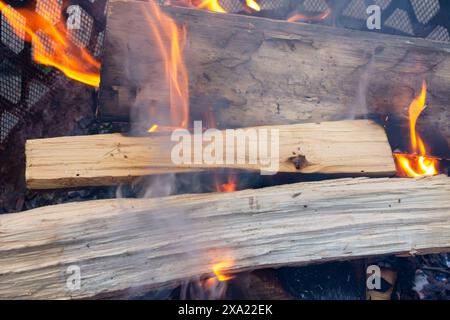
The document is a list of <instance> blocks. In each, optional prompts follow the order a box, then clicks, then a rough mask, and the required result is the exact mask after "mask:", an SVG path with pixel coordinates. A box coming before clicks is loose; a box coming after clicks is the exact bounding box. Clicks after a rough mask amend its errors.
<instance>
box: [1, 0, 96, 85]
mask: <svg viewBox="0 0 450 320" xmlns="http://www.w3.org/2000/svg"><path fill="white" fill-rule="evenodd" d="M53 1H56V0H53ZM52 7H53V6H51V5H50V6H48V8H52ZM45 8H47V7H45ZM0 11H1V12H2V14H3V16H4V17H5V18H6V20H7V21H8V24H9V25H10V26H11V28H12V29H13V30H14V33H15V34H16V35H17V36H18V37H20V38H22V39H23V40H24V41H28V42H31V43H32V45H33V60H34V61H35V62H36V63H39V64H43V65H46V66H50V67H54V68H56V69H58V70H60V71H62V72H63V73H64V74H65V75H66V76H67V77H69V78H71V79H74V80H77V81H79V82H83V83H85V84H88V85H91V86H94V87H98V86H99V84H100V62H98V61H97V60H96V59H95V58H93V57H92V56H91V55H90V53H89V52H88V51H86V50H85V49H82V48H78V47H77V46H76V45H74V44H73V43H72V42H71V41H70V40H69V35H68V32H67V29H66V27H65V26H64V25H63V24H59V25H56V26H54V25H52V24H51V23H50V22H49V21H47V20H46V19H44V18H42V16H41V15H39V14H37V13H36V12H34V11H32V10H29V9H27V8H19V9H13V8H12V7H10V6H9V5H7V4H5V3H4V2H3V1H1V0H0ZM17 12H18V13H19V14H21V15H22V16H23V17H25V18H26V20H27V25H26V26H25V27H22V26H20V25H18V24H17V23H15V20H14V15H15V14H17ZM42 15H43V16H46V14H45V13H44V14H42ZM47 16H51V14H50V13H48V14H47Z"/></svg>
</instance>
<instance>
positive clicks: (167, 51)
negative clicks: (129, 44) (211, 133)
mask: <svg viewBox="0 0 450 320" xmlns="http://www.w3.org/2000/svg"><path fill="white" fill-rule="evenodd" d="M148 2H149V6H148V8H149V12H147V11H144V13H145V16H146V18H147V22H148V25H149V27H150V30H151V32H152V35H153V37H154V40H155V43H156V44H157V46H158V49H159V51H160V54H161V57H162V59H163V61H164V70H165V77H166V81H167V83H168V85H169V91H170V114H171V122H172V123H171V124H172V126H174V127H179V128H187V127H188V122H189V87H188V85H189V78H188V73H187V69H186V64H185V62H184V57H183V53H182V51H183V48H184V44H185V41H186V30H184V29H179V28H178V27H177V25H176V24H175V22H174V21H173V19H172V18H170V17H168V16H167V15H165V14H164V13H163V12H162V11H161V9H160V7H159V6H158V5H157V4H156V3H155V1H153V0H149V1H148Z"/></svg>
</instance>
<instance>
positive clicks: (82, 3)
mask: <svg viewBox="0 0 450 320" xmlns="http://www.w3.org/2000/svg"><path fill="white" fill-rule="evenodd" d="M3 2H4V3H6V4H8V5H9V6H10V7H11V11H12V15H11V18H10V19H9V20H7V19H6V18H5V16H4V15H3V14H1V13H0V147H1V146H2V145H3V146H4V145H5V144H6V142H7V140H8V138H9V137H10V136H11V134H12V132H13V131H14V130H16V129H18V128H19V127H20V125H21V124H22V122H23V121H22V120H23V119H25V117H27V116H29V115H30V114H32V113H33V112H34V109H35V107H36V106H37V104H38V103H46V102H47V101H48V100H49V99H50V98H51V96H52V93H54V92H55V91H56V90H58V89H61V88H63V87H64V86H65V85H67V84H68V81H69V80H68V79H66V78H65V76H63V75H62V74H61V73H60V72H59V71H57V70H55V69H53V68H47V67H45V66H42V65H38V64H36V63H34V62H33V61H32V58H31V56H32V53H33V50H37V48H36V47H35V46H34V45H33V43H28V42H25V41H24V40H22V39H23V38H24V35H25V27H26V26H29V25H31V24H32V21H27V20H26V18H25V17H24V16H22V15H21V14H20V13H19V9H20V8H29V9H30V10H33V11H35V12H36V13H37V14H38V15H39V16H40V17H42V18H43V19H45V20H46V21H48V22H50V23H51V24H52V25H58V24H66V25H68V24H69V23H70V21H68V17H69V16H70V13H71V10H74V8H75V6H77V7H76V9H77V10H79V12H80V19H79V20H80V25H79V26H77V27H75V28H73V27H72V28H69V27H68V28H67V29H68V30H69V33H70V34H69V39H70V41H72V42H73V43H74V44H75V45H76V46H78V47H81V48H87V49H88V50H89V51H90V52H92V53H93V54H94V55H95V56H97V57H98V56H100V54H101V48H102V44H103V38H104V26H105V5H106V0H29V1H27V0H23V1H22V0H10V1H3ZM10 23H12V24H14V28H13V27H12V26H11V25H10ZM17 33H19V34H17ZM36 34H37V35H38V36H39V37H40V38H41V39H42V40H43V42H44V44H45V48H44V50H51V46H52V44H51V40H50V39H47V38H46V35H45V33H44V32H41V31H36ZM38 49H39V48H38ZM40 49H42V48H40Z"/></svg>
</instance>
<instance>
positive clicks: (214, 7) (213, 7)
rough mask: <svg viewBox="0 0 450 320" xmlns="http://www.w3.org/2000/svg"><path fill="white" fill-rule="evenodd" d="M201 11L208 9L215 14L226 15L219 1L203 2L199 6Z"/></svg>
mask: <svg viewBox="0 0 450 320" xmlns="http://www.w3.org/2000/svg"><path fill="white" fill-rule="evenodd" d="M197 8H199V9H206V10H209V11H213V12H221V13H226V11H225V9H224V8H223V7H222V6H221V5H220V3H219V0H203V1H202V2H201V3H200V4H198V5H197Z"/></svg>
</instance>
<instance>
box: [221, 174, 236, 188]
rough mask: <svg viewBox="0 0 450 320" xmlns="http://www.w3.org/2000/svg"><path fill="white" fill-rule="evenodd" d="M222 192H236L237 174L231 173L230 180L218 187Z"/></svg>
mask: <svg viewBox="0 0 450 320" xmlns="http://www.w3.org/2000/svg"><path fill="white" fill-rule="evenodd" d="M217 189H218V191H220V192H234V191H236V176H235V175H231V176H229V177H228V182H227V183H223V184H221V185H220V187H219V188H217Z"/></svg>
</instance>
